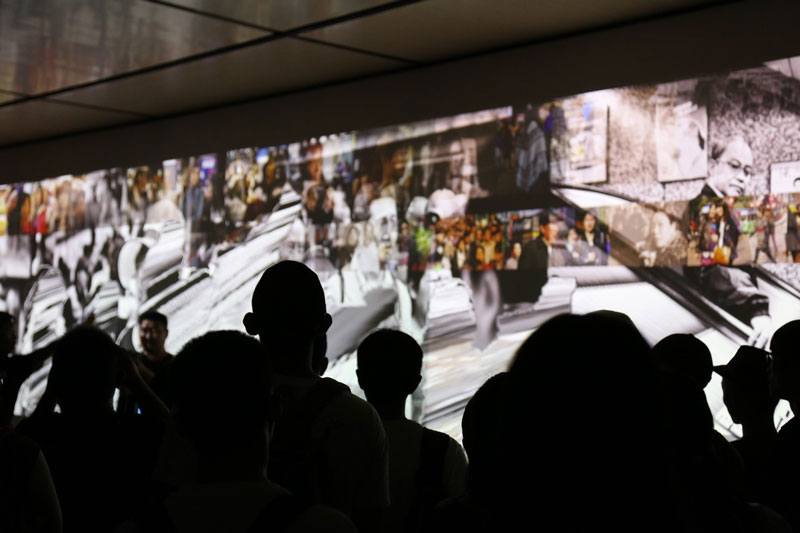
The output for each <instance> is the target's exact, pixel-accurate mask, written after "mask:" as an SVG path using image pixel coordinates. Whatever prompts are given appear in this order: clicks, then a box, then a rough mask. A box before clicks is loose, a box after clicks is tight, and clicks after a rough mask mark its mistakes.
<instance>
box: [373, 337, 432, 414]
mask: <svg viewBox="0 0 800 533" xmlns="http://www.w3.org/2000/svg"><path fill="white" fill-rule="evenodd" d="M357 360H358V372H359V378H360V379H361V380H362V381H363V383H362V387H365V388H364V391H365V392H366V393H367V394H368V395H369V396H371V397H372V398H373V399H374V398H375V397H378V398H397V397H398V396H402V397H405V396H407V395H409V394H411V393H412V392H414V389H416V387H417V385H418V384H419V381H420V375H421V373H422V348H421V347H420V345H419V344H418V343H417V341H415V340H414V338H413V337H411V336H410V335H408V334H406V333H403V332H402V331H397V330H393V329H379V330H377V331H374V332H373V333H371V334H370V335H368V336H367V338H366V339H364V340H363V341H362V342H361V344H360V345H359V346H358V351H357Z"/></svg>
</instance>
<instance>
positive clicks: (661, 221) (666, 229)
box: [653, 213, 676, 248]
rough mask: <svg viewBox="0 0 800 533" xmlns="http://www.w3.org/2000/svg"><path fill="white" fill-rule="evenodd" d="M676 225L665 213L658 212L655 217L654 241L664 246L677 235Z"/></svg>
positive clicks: (659, 246) (657, 244) (658, 245)
mask: <svg viewBox="0 0 800 533" xmlns="http://www.w3.org/2000/svg"><path fill="white" fill-rule="evenodd" d="M675 231H676V229H675V225H674V224H672V222H670V220H669V217H668V216H667V215H666V214H665V213H656V214H655V216H654V217H653V241H654V242H655V245H656V247H658V248H664V247H665V246H667V245H668V244H669V242H670V241H671V240H672V238H673V237H674V236H675Z"/></svg>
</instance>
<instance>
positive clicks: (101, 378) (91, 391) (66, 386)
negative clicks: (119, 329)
mask: <svg viewBox="0 0 800 533" xmlns="http://www.w3.org/2000/svg"><path fill="white" fill-rule="evenodd" d="M121 353H122V352H121V350H120V348H119V347H118V346H117V345H116V344H114V341H113V340H111V337H109V336H108V334H107V333H105V332H103V331H101V330H99V329H97V328H95V327H92V326H80V327H77V328H75V329H73V330H72V331H70V332H68V333H67V334H66V335H64V336H63V337H62V338H61V339H60V340H59V341H58V343H57V344H56V346H55V350H54V352H53V366H52V368H51V370H50V376H49V378H48V379H49V380H50V385H49V386H50V388H51V390H52V391H53V392H54V393H55V396H56V399H57V401H58V405H59V406H60V407H61V410H62V411H63V412H64V413H78V414H80V413H98V412H102V411H110V410H111V400H112V398H113V397H114V389H115V388H116V384H117V377H118V373H119V368H120V366H119V357H121V356H122V355H121Z"/></svg>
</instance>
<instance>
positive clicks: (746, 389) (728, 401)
mask: <svg viewBox="0 0 800 533" xmlns="http://www.w3.org/2000/svg"><path fill="white" fill-rule="evenodd" d="M714 371H715V372H716V373H717V374H719V375H720V376H722V400H723V401H724V402H725V407H727V408H728V413H730V415H731V419H732V420H733V421H734V422H735V423H737V424H741V425H742V438H741V439H739V440H735V441H733V442H732V443H731V444H732V446H733V447H734V449H735V450H736V451H737V452H738V453H739V456H740V457H741V458H742V461H743V463H744V468H745V482H746V489H747V492H746V495H747V497H748V500H749V501H755V502H764V501H766V499H767V498H766V491H765V486H766V480H765V477H764V476H765V474H766V472H767V471H768V468H769V458H770V455H771V454H772V449H773V447H774V446H775V440H776V438H777V436H778V433H777V431H776V429H775V422H774V414H775V407H776V406H777V404H778V397H777V396H776V395H775V393H774V391H771V390H770V386H769V354H768V353H767V352H766V351H764V350H760V349H758V348H754V347H752V346H742V347H740V348H739V350H738V351H737V352H736V355H734V356H733V358H732V359H731V360H730V361H729V362H728V364H727V365H721V366H715V367H714Z"/></svg>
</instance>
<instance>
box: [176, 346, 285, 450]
mask: <svg viewBox="0 0 800 533" xmlns="http://www.w3.org/2000/svg"><path fill="white" fill-rule="evenodd" d="M170 383H171V385H172V391H173V414H174V416H175V419H176V423H177V424H178V427H179V429H180V430H181V431H182V432H183V433H185V434H186V436H187V437H188V438H189V439H190V440H192V441H193V442H194V444H195V446H197V447H198V449H203V450H206V451H214V450H215V449H217V448H219V447H223V448H225V449H229V448H231V447H236V446H238V443H239V442H240V441H241V438H248V437H254V436H260V434H261V433H262V432H264V431H265V430H266V428H267V424H268V422H269V421H270V420H271V419H272V414H271V411H270V401H269V400H270V397H271V395H272V369H271V366H270V361H269V358H268V356H267V354H266V353H265V351H264V348H263V346H262V345H261V343H260V342H258V341H257V340H256V339H254V338H252V337H250V336H248V335H245V334H244V333H241V332H238V331H212V332H209V333H206V334H205V335H202V336H200V337H197V338H195V339H192V340H191V341H189V342H188V343H187V344H186V345H185V346H184V347H183V349H182V350H181V351H180V353H178V355H177V356H176V357H175V360H174V362H173V364H172V368H171V369H170ZM215 423H222V424H224V426H225V431H209V424H215Z"/></svg>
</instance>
